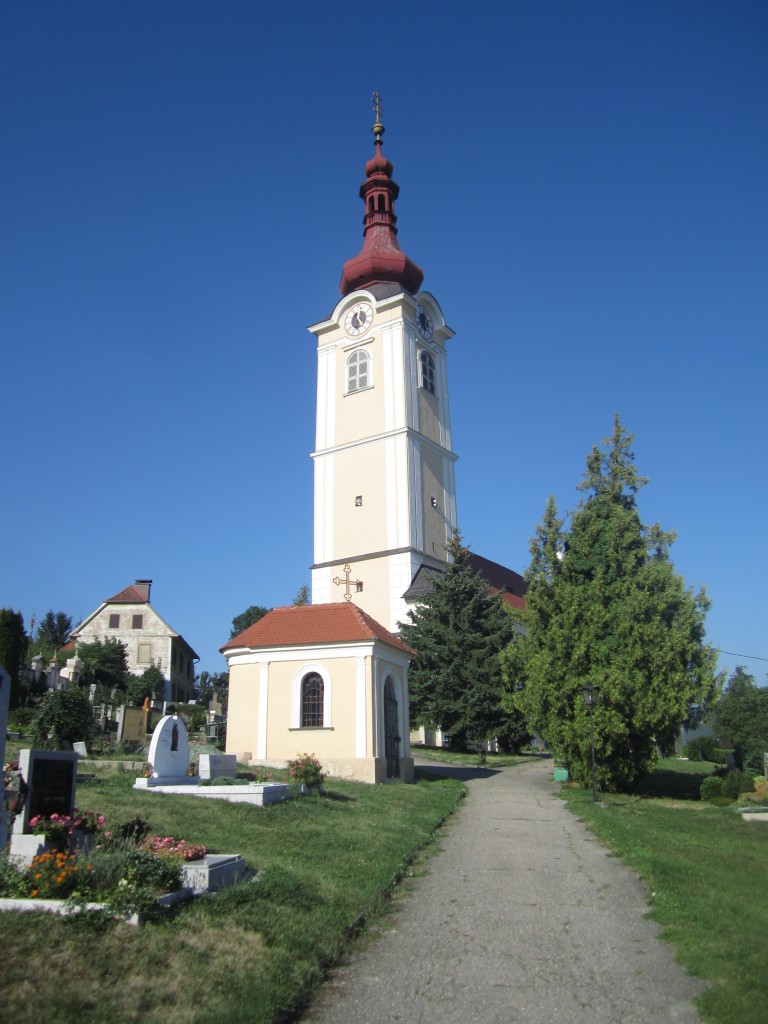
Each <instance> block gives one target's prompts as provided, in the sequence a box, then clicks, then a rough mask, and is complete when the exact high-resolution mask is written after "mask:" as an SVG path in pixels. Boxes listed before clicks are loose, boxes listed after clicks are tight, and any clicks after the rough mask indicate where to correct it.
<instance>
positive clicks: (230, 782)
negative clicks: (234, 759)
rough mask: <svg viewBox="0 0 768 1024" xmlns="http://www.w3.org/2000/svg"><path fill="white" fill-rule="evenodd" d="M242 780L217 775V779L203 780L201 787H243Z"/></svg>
mask: <svg viewBox="0 0 768 1024" xmlns="http://www.w3.org/2000/svg"><path fill="white" fill-rule="evenodd" d="M242 784H243V780H242V779H233V778H232V777H231V776H230V775H217V776H216V778H215V779H201V780H200V785H201V786H241V785H242Z"/></svg>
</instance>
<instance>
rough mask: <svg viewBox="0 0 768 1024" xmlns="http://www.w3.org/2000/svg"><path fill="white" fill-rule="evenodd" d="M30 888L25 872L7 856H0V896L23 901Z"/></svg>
mask: <svg viewBox="0 0 768 1024" xmlns="http://www.w3.org/2000/svg"><path fill="white" fill-rule="evenodd" d="M31 888H32V887H31V885H30V880H29V876H28V875H27V872H26V871H24V870H23V869H22V868H19V867H17V866H16V865H15V864H14V862H13V861H12V860H11V859H10V857H8V855H7V854H5V853H3V854H0V896H3V897H9V898H11V899H24V898H25V897H27V896H29V893H30V891H31Z"/></svg>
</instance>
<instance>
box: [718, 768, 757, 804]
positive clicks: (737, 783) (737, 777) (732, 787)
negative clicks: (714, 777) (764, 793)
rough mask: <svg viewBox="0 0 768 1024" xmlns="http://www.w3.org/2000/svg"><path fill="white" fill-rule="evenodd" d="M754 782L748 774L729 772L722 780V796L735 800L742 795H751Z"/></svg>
mask: <svg viewBox="0 0 768 1024" xmlns="http://www.w3.org/2000/svg"><path fill="white" fill-rule="evenodd" d="M754 788H755V780H754V779H753V777H752V776H751V775H750V774H749V773H748V772H740V771H730V772H728V774H727V775H726V776H725V778H724V779H723V796H727V797H730V798H731V800H737V799H738V798H739V796H740V795H741V794H742V793H751V792H752V791H753V790H754Z"/></svg>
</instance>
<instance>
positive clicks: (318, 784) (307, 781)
mask: <svg viewBox="0 0 768 1024" xmlns="http://www.w3.org/2000/svg"><path fill="white" fill-rule="evenodd" d="M286 767H287V768H288V777H289V779H290V781H291V782H293V783H298V784H299V785H300V786H301V791H302V793H310V792H312V791H313V790H317V791H320V792H322V789H323V779H324V778H325V772H324V771H323V766H322V765H321V764H320V762H319V761H318V759H317V758H316V757H315V755H314V754H300V755H299V757H297V758H295V759H294V760H292V761H288V762H287V764H286Z"/></svg>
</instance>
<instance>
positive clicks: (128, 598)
mask: <svg viewBox="0 0 768 1024" xmlns="http://www.w3.org/2000/svg"><path fill="white" fill-rule="evenodd" d="M104 604H149V598H148V597H145V596H144V594H142V593H141V591H139V590H137V589H136V587H134V586H133V585H131V586H130V587H126V588H125V590H121V591H120V593H119V594H115V596H114V597H108V598H107V600H106V601H105V602H104Z"/></svg>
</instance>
